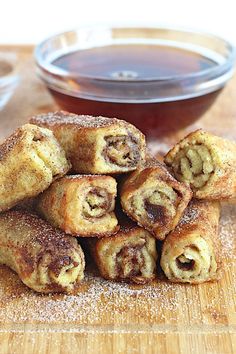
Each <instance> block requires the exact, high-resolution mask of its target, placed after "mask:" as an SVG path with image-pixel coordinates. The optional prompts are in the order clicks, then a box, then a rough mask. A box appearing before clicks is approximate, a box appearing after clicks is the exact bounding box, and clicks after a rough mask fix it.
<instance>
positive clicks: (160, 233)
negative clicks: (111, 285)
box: [0, 112, 236, 293]
mask: <svg viewBox="0 0 236 354" xmlns="http://www.w3.org/2000/svg"><path fill="white" fill-rule="evenodd" d="M30 122H31V124H26V125H24V126H22V127H21V128H19V129H18V130H17V131H16V132H15V133H13V135H12V136H10V137H9V138H8V139H6V141H5V142H4V143H3V144H2V145H1V146H0V212H1V213H0V263H1V264H5V265H7V266H9V267H10V268H11V269H13V270H14V271H15V272H16V273H17V274H18V275H19V277H20V278H21V280H22V281H23V282H24V283H25V284H26V285H27V286H28V287H30V288H32V289H33V290H35V291H38V292H44V293H50V292H65V293H76V291H77V289H78V287H79V285H80V282H81V281H82V280H83V277H84V268H85V260H84V253H83V250H82V248H81V246H80V242H82V240H83V245H85V247H84V249H85V250H89V252H90V255H91V257H92V259H93V260H94V264H96V266H97V268H98V270H99V272H100V274H101V276H102V277H104V278H105V279H110V280H116V281H128V282H133V283H137V284H144V283H148V282H151V281H152V280H153V279H155V278H156V277H157V271H156V269H157V263H159V264H160V265H161V268H162V270H163V272H164V273H165V275H166V277H167V278H168V279H169V280H170V281H173V282H188V283H200V282H204V281H209V280H213V279H216V278H217V272H218V268H219V249H220V248H219V245H218V224H219V217H220V207H219V201H220V200H221V199H226V198H234V197H235V195H236V168H235V166H236V144H235V143H233V142H229V141H226V140H224V139H222V138H218V137H215V136H213V135H211V134H208V133H206V132H203V131H197V132H194V133H192V134H190V135H189V136H187V137H186V138H185V139H183V140H182V141H181V142H180V143H178V144H177V145H176V146H175V147H174V148H173V149H172V150H171V151H170V152H169V153H168V154H167V155H166V157H165V158H164V162H165V163H160V162H159V161H157V160H156V159H154V158H150V157H148V158H147V154H146V143H145V137H144V135H143V134H142V133H141V132H140V131H139V130H138V129H137V128H135V127H134V126H133V125H131V124H129V123H127V122H125V121H122V120H118V119H115V118H105V117H90V116H78V115H74V114H71V113H67V112H55V113H48V114H43V115H39V116H36V117H33V118H32V119H31V120H30ZM121 175H122V176H121ZM117 176H118V178H117ZM120 176H121V177H120ZM117 191H118V192H117ZM29 209H30V211H29ZM121 209H122V210H121ZM157 240H159V241H160V243H161V244H162V248H161V250H157V247H156V241H157Z"/></svg>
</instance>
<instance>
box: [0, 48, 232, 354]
mask: <svg viewBox="0 0 236 354" xmlns="http://www.w3.org/2000/svg"><path fill="white" fill-rule="evenodd" d="M4 51H6V52H14V53H17V54H18V65H17V69H18V71H19V73H20V76H21V82H20V85H19V87H18V88H17V90H16V92H15V94H14V96H13V98H12V99H11V101H10V102H9V104H8V105H7V106H6V107H5V108H4V110H2V111H1V112H0V140H2V139H3V138H4V137H6V136H7V135H9V134H10V133H11V132H12V131H13V130H14V129H15V128H16V127H18V126H20V125H21V124H22V123H24V122H26V121H27V120H28V118H29V117H30V116H31V115H33V114H37V113H41V112H47V111H51V110H55V109H56V108H57V107H56V105H55V104H54V102H53V100H52V98H51V96H50V95H49V93H48V92H47V90H46V89H45V87H44V86H43V84H42V83H41V82H40V81H39V79H38V78H37V77H36V73H35V65H34V63H33V56H32V51H33V48H32V47H25V46H12V47H7V46H5V47H3V46H2V47H0V52H4ZM198 127H203V128H205V129H207V130H209V131H211V132H213V133H215V134H218V135H221V136H223V137H226V138H229V139H234V140H236V76H235V77H234V78H233V79H232V80H231V81H230V83H229V84H228V85H227V87H226V88H225V89H224V90H223V92H222V93H221V94H220V96H219V98H218V99H217V101H216V103H215V104H214V105H213V106H212V107H211V109H210V110H209V111H208V112H207V113H206V114H205V115H204V116H203V117H202V119H201V120H199V121H198V122H197V123H196V124H195V125H194V126H192V127H189V128H188V129H186V130H185V131H181V132H178V134H175V135H172V136H169V137H165V138H163V139H162V140H161V141H160V140H159V141H158V142H152V144H151V149H152V150H153V151H154V152H159V153H163V152H165V151H166V150H167V149H168V147H169V146H170V144H172V143H173V142H174V141H176V140H177V139H179V138H181V137H183V136H184V135H185V133H186V131H191V130H194V129H196V128H198ZM222 223H223V226H222V228H221V242H222V268H221V272H220V273H221V279H220V280H219V282H215V283H208V284H201V285H197V286H188V285H178V284H173V285H172V284H169V283H167V282H166V281H164V280H162V281H160V282H154V283H153V284H152V285H150V286H148V287H147V288H145V289H144V291H139V290H137V289H136V288H133V287H131V288H129V287H128V286H125V285H124V286H123V285H120V286H118V285H114V286H111V285H108V284H107V283H106V282H100V281H99V279H98V277H96V280H91V276H90V277H89V278H88V279H89V281H88V284H89V285H88V286H87V287H86V286H84V288H83V289H81V294H79V295H78V300H77V299H75V298H73V299H69V298H68V299H65V298H64V297H63V299H62V298H60V297H47V296H39V295H37V294H34V293H33V292H31V291H29V290H28V289H26V288H25V286H24V285H22V284H21V283H20V282H19V280H18V279H17V276H16V275H15V274H14V273H13V272H11V271H10V270H8V269H7V268H5V267H0V354H3V353H4V354H5V353H6V354H12V353H22V354H25V353H27V354H29V353H40V354H41V353H50V354H57V353H71V354H73V353H103V354H106V353H148V354H149V353H161V354H166V353H181V354H185V353H186V354H189V353H201V354H204V353H219V354H221V353H222V354H228V353H229V354H231V353H234V350H235V347H236V346H235V345H236V341H235V340H236V311H235V310H236V293H235V286H236V284H235V270H236V267H235V264H236V263H235V232H236V206H235V205H233V204H232V205H228V206H227V205H224V206H223V221H222ZM103 288H104V291H103ZM96 289H97V290H96ZM96 291H97V293H98V294H99V296H98V295H97V293H96ZM86 292H88V294H89V295H86ZM89 292H90V293H89ZM82 300H83V301H82ZM60 301H63V305H60V304H62V302H60ZM86 301H87V302H86ZM86 306H87V312H86ZM54 310H55V312H56V311H58V314H56V313H54ZM59 310H60V311H59Z"/></svg>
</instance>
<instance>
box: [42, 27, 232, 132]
mask: <svg viewBox="0 0 236 354" xmlns="http://www.w3.org/2000/svg"><path fill="white" fill-rule="evenodd" d="M35 58H36V63H37V68H38V70H37V71H38V74H39V76H40V77H41V79H42V80H43V81H44V83H45V84H46V86H47V88H48V89H49V91H50V92H51V94H52V95H53V97H54V98H55V100H56V101H57V102H58V104H59V105H60V106H61V107H62V108H63V109H65V110H67V111H70V112H74V113H78V114H90V115H104V116H107V117H117V118H122V119H125V120H127V121H129V122H131V123H133V124H134V125H136V126H137V127H138V128H140V129H141V130H142V131H143V132H144V133H145V134H146V135H147V136H148V137H153V136H158V135H165V134H167V133H169V132H172V131H175V130H178V129H181V128H183V127H186V126H188V125H190V124H191V123H193V122H194V121H196V120H197V119H198V118H199V117H201V116H202V114H203V113H204V112H205V111H206V110H207V109H208V108H209V107H210V106H211V105H212V103H213V102H214V101H215V99H216V97H217V96H218V94H219V93H220V91H221V90H222V88H223V87H224V85H225V84H226V82H227V81H228V80H229V79H230V77H231V76H232V74H233V66H234V61H235V48H234V47H233V46H232V45H231V44H230V43H228V42H227V41H225V40H224V39H221V38H219V37H217V36H214V35H210V34H205V33H201V32H197V31H190V30H183V29H175V28H163V27H159V28H138V27H126V28H119V27H116V28H108V27H103V28H101V27H99V28H98V27H89V28H79V29H76V30H73V31H70V32H65V33H61V34H58V35H55V36H54V37H51V38H49V39H47V40H45V41H43V42H42V43H40V44H39V45H38V46H37V47H36V50H35Z"/></svg>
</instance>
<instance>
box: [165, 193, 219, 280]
mask: <svg viewBox="0 0 236 354" xmlns="http://www.w3.org/2000/svg"><path fill="white" fill-rule="evenodd" d="M219 217H220V206H219V204H218V202H217V201H201V200H196V199H195V200H192V201H191V202H190V204H189V206H188V208H187V209H186V211H185V214H184V215H183V217H182V219H181V221H180V223H179V224H178V226H177V227H176V229H175V230H174V231H172V232H171V233H169V235H167V237H166V239H165V241H164V243H163V247H162V254H161V268H162V270H163V271H164V273H165V275H166V277H167V278H168V279H169V280H171V281H172V282H182V283H192V284H197V283H202V282H205V281H210V280H214V279H216V278H217V270H218V265H219V256H218V255H219V243H218V241H219V239H218V225H219Z"/></svg>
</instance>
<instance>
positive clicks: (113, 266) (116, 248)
mask: <svg viewBox="0 0 236 354" xmlns="http://www.w3.org/2000/svg"><path fill="white" fill-rule="evenodd" d="M127 219H128V218H126V217H123V218H120V220H119V222H120V223H121V224H120V231H119V232H118V233H117V234H116V235H114V236H111V237H108V238H101V239H86V242H87V246H88V247H89V250H90V253H91V254H92V256H93V258H94V260H95V262H96V264H97V267H98V269H99V271H100V274H101V276H102V277H104V278H105V279H110V280H117V281H126V282H132V283H137V284H145V283H148V282H150V281H152V280H153V279H154V278H155V270H156V262H157V250H156V243H155V238H153V237H152V235H151V234H149V232H148V231H146V230H145V229H143V228H140V227H138V226H137V225H136V224H134V223H133V222H132V221H128V220H127Z"/></svg>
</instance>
